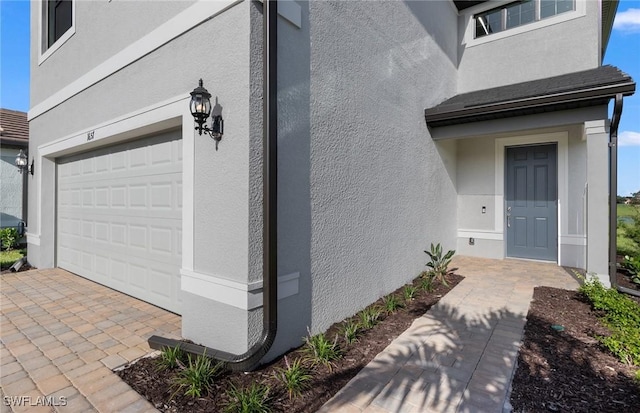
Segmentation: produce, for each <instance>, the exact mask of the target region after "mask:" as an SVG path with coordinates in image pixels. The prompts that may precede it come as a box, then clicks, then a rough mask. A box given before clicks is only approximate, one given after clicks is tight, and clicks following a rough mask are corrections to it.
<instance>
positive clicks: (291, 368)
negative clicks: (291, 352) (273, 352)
mask: <svg viewBox="0 0 640 413" xmlns="http://www.w3.org/2000/svg"><path fill="white" fill-rule="evenodd" d="M284 363H285V364H286V366H287V367H286V368H280V369H276V373H275V375H276V378H277V379H278V380H280V381H281V382H282V384H284V387H285V388H286V389H287V391H288V392H289V400H291V399H292V398H293V397H298V396H300V395H301V394H302V392H303V391H304V390H306V389H308V388H309V385H310V383H309V382H310V381H311V374H309V371H308V370H307V369H306V368H305V367H304V366H303V365H302V360H301V359H295V360H294V361H293V363H291V364H289V359H287V356H284Z"/></svg>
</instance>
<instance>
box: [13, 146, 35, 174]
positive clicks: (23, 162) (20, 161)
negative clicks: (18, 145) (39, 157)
mask: <svg viewBox="0 0 640 413" xmlns="http://www.w3.org/2000/svg"><path fill="white" fill-rule="evenodd" d="M28 163H29V159H28V158H27V155H26V154H25V153H24V151H23V150H22V149H20V152H19V153H18V156H16V166H17V167H18V172H20V173H23V172H29V173H30V174H31V175H33V169H34V168H33V160H32V161H31V165H28Z"/></svg>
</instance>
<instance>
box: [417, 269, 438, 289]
mask: <svg viewBox="0 0 640 413" xmlns="http://www.w3.org/2000/svg"><path fill="white" fill-rule="evenodd" d="M434 277H435V274H434V272H433V271H422V273H420V288H422V290H423V291H426V292H428V293H431V292H433V290H434V289H435V288H436V287H435V285H433V278H434Z"/></svg>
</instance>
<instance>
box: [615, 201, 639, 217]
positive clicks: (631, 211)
mask: <svg viewBox="0 0 640 413" xmlns="http://www.w3.org/2000/svg"><path fill="white" fill-rule="evenodd" d="M638 213H640V205H625V204H618V218H620V217H633V216H635V215H636V214H638Z"/></svg>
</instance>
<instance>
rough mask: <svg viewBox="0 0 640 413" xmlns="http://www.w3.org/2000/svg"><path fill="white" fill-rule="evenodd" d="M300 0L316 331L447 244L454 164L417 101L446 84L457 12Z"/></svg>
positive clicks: (434, 98)
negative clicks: (307, 39) (304, 24)
mask: <svg viewBox="0 0 640 413" xmlns="http://www.w3.org/2000/svg"><path fill="white" fill-rule="evenodd" d="M309 7H310V16H311V17H310V25H311V34H310V36H311V44H312V45H313V46H312V50H311V85H310V89H311V119H310V123H311V145H310V159H311V165H310V186H311V205H310V208H311V242H310V245H311V282H312V301H311V303H309V305H310V307H311V308H312V310H311V311H312V318H311V320H312V325H311V329H312V331H313V332H318V331H322V330H324V329H325V328H327V327H328V326H329V325H330V324H331V323H333V322H335V321H338V320H341V319H343V318H344V317H345V316H348V315H351V314H353V313H355V312H356V311H358V310H360V309H361V308H363V307H364V306H366V305H367V304H369V303H371V302H373V301H374V300H376V299H377V298H378V297H380V296H382V295H384V294H386V293H388V292H390V291H392V290H394V289H395V288H397V287H399V286H401V285H402V284H403V283H405V282H407V281H408V280H410V279H412V278H413V277H415V276H416V275H417V274H418V273H419V272H420V271H421V270H422V269H424V265H425V262H426V256H425V254H424V253H423V252H422V251H423V249H424V248H425V247H428V245H429V243H430V242H441V243H443V245H444V248H453V247H454V240H455V236H454V234H455V227H456V216H455V214H452V213H451V211H452V210H455V205H456V195H455V175H454V174H452V173H451V174H450V173H449V172H453V171H455V167H453V168H449V170H447V168H446V165H445V163H444V160H443V157H442V156H441V155H440V153H439V151H438V148H437V147H436V144H435V143H434V142H433V141H432V140H431V138H430V137H429V132H428V130H427V128H426V125H425V122H424V116H423V110H424V108H425V107H430V106H433V105H434V104H435V103H437V102H439V101H442V100H443V99H444V98H445V97H449V96H451V95H452V94H454V93H455V89H456V85H455V78H454V76H452V75H451V74H452V73H453V72H454V71H455V67H456V56H457V55H456V47H457V45H456V39H455V36H451V34H450V32H448V30H449V28H450V27H452V26H455V24H456V19H457V18H456V16H455V13H454V11H453V8H452V7H451V5H450V4H448V3H447V2H409V3H399V2H311V3H310V4H309ZM447 150H449V152H451V151H452V148H451V147H445V148H444V152H445V153H446V152H447ZM446 158H447V159H450V160H451V162H455V158H453V157H450V156H449V157H446ZM448 171H449V172H448Z"/></svg>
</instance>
